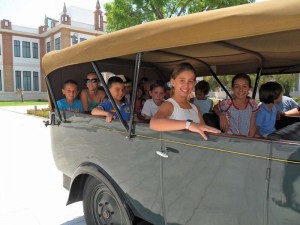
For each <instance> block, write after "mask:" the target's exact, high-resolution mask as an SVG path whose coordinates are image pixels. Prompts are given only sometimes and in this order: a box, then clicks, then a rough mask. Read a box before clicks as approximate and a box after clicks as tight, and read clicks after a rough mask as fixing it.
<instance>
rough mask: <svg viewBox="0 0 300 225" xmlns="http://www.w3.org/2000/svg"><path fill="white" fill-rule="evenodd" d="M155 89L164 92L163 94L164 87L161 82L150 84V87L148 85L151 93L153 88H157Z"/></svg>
mask: <svg viewBox="0 0 300 225" xmlns="http://www.w3.org/2000/svg"><path fill="white" fill-rule="evenodd" d="M157 87H161V88H162V89H163V90H164V92H165V86H164V84H163V83H161V82H159V81H157V82H155V83H152V84H151V85H150V91H153V90H154V89H155V88H157Z"/></svg>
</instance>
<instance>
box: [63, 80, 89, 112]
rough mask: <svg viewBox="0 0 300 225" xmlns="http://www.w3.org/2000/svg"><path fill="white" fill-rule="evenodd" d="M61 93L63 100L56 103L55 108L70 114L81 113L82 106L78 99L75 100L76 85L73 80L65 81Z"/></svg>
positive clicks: (76, 93)
mask: <svg viewBox="0 0 300 225" xmlns="http://www.w3.org/2000/svg"><path fill="white" fill-rule="evenodd" d="M62 93H63V95H64V96H65V98H63V99H60V100H58V101H57V106H58V108H59V109H60V110H65V111H71V112H83V106H82V103H81V101H80V100H79V99H76V96H77V95H78V93H79V91H78V85H77V83H76V81H74V80H67V81H65V83H64V87H63V89H62Z"/></svg>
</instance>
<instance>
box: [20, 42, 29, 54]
mask: <svg viewBox="0 0 300 225" xmlns="http://www.w3.org/2000/svg"><path fill="white" fill-rule="evenodd" d="M22 53H23V58H30V42H28V41H22Z"/></svg>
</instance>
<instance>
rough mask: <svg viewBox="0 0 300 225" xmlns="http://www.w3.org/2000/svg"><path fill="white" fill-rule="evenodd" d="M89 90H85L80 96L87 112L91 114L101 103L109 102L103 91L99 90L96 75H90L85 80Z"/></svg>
mask: <svg viewBox="0 0 300 225" xmlns="http://www.w3.org/2000/svg"><path fill="white" fill-rule="evenodd" d="M85 83H86V87H87V89H83V90H82V91H81V94H80V100H81V102H82V105H83V110H84V111H85V112H88V113H89V112H91V111H92V110H93V108H95V107H97V106H98V105H99V103H101V102H104V101H106V100H107V96H106V94H105V91H104V90H103V89H100V88H99V79H98V77H97V75H96V74H95V73H89V74H87V76H86V79H85Z"/></svg>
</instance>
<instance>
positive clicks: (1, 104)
mask: <svg viewBox="0 0 300 225" xmlns="http://www.w3.org/2000/svg"><path fill="white" fill-rule="evenodd" d="M26 105H48V102H47V101H43V100H39V101H24V102H22V101H3V102H0V107H1V106H26Z"/></svg>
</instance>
